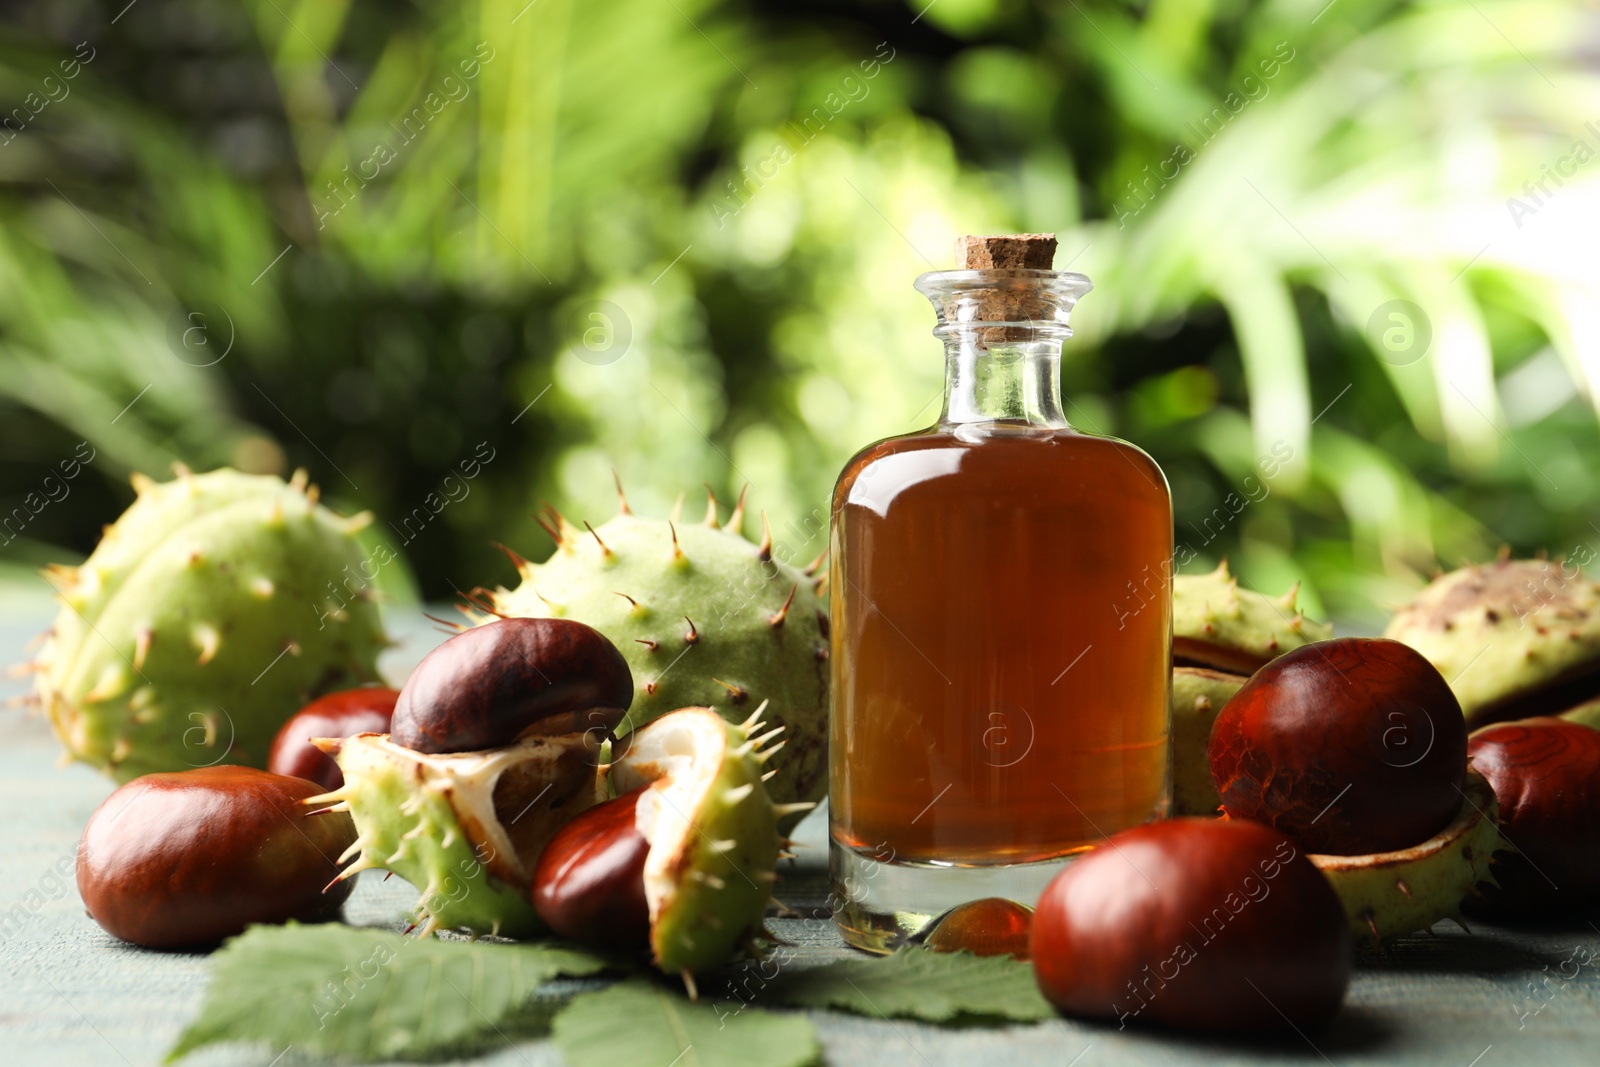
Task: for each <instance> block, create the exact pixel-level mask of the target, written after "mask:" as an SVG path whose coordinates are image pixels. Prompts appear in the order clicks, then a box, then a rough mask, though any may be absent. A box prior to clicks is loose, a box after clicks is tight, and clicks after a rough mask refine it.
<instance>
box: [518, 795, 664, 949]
mask: <svg viewBox="0 0 1600 1067" xmlns="http://www.w3.org/2000/svg"><path fill="white" fill-rule="evenodd" d="M643 793H644V788H643V787H641V788H639V789H635V790H633V791H632V792H630V793H624V794H623V795H622V796H620V797H617V798H616V799H614V800H608V801H606V802H605V803H603V804H597V805H595V806H594V807H592V808H590V809H589V810H588V811H586V812H584V813H583V814H581V815H579V816H578V817H577V818H575V819H573V820H572V821H571V822H569V823H567V825H565V826H563V827H562V828H561V829H560V830H558V831H556V835H555V836H554V837H552V838H551V839H550V843H549V844H547V845H546V846H545V847H544V851H543V852H542V853H540V854H539V863H538V866H537V867H535V869H534V872H533V906H534V909H535V910H536V911H538V913H539V917H540V918H541V919H543V920H544V921H545V925H547V926H549V927H550V929H551V930H552V931H554V932H555V933H556V934H558V935H560V936H561V937H565V938H567V939H568V940H570V941H576V942H577V943H578V944H580V945H590V946H593V947H595V948H608V949H617V950H621V951H638V952H643V951H645V950H647V949H648V948H649V947H650V906H649V904H648V903H647V901H646V899H645V893H644V861H645V857H646V856H647V855H649V852H650V842H649V841H647V840H646V839H645V837H644V835H643V834H641V833H640V832H639V829H638V826H637V809H638V806H639V797H640V796H641V795H642V794H643Z"/></svg>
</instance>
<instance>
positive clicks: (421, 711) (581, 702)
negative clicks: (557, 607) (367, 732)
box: [390, 619, 633, 753]
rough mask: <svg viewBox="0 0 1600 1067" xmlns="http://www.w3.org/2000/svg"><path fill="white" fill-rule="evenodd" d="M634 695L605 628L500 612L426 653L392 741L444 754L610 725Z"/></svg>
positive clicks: (398, 709)
mask: <svg viewBox="0 0 1600 1067" xmlns="http://www.w3.org/2000/svg"><path fill="white" fill-rule="evenodd" d="M632 701H633V674H632V672H630V671H629V670H628V661H627V660H625V659H623V658H622V653H621V652H619V651H617V647H616V646H615V645H613V644H612V643H611V642H610V641H609V640H607V639H606V637H605V635H604V634H602V633H600V631H598V630H596V629H594V628H593V627H590V626H585V625H584V624H583V623H581V622H574V621H572V620H570V619H500V620H498V621H496V622H491V623H488V624H486V625H484V626H475V627H473V628H472V629H470V630H465V631H463V632H462V633H459V634H457V635H456V636H455V637H452V638H451V639H450V640H448V641H446V642H445V643H444V644H442V645H440V646H439V647H438V648H436V649H434V650H433V651H432V652H430V653H428V655H427V657H426V658H424V659H423V661H422V662H421V663H419V664H418V665H417V668H416V670H414V671H412V672H411V677H410V678H408V679H406V684H405V685H404V686H403V687H402V688H401V690H400V698H399V700H398V701H396V703H395V708H394V720H393V725H392V728H391V730H390V739H391V740H392V741H394V743H395V744H397V745H404V746H405V747H406V748H409V749H412V750H413V751H416V752H430V753H438V752H474V751H478V750H480V749H486V748H498V747H500V746H502V745H506V744H509V743H511V742H512V741H514V740H516V739H517V738H518V737H524V736H528V735H533V734H565V733H583V732H586V731H589V730H599V731H601V732H603V733H609V732H610V730H611V729H612V728H613V727H614V726H616V725H617V724H618V723H620V722H621V721H622V718H623V716H624V715H626V714H627V711H628V705H629V704H630V703H632Z"/></svg>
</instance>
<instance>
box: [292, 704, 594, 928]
mask: <svg viewBox="0 0 1600 1067" xmlns="http://www.w3.org/2000/svg"><path fill="white" fill-rule="evenodd" d="M328 748H329V749H330V750H333V751H336V753H337V759H338V762H339V769H340V771H341V772H342V773H343V774H344V778H345V784H344V786H343V787H342V788H340V789H338V790H336V791H334V792H332V793H328V794H325V795H323V796H320V797H314V798H312V799H311V800H309V801H307V802H306V803H307V804H309V805H317V804H334V805H338V806H339V807H340V808H341V809H342V808H343V807H345V806H348V809H349V812H350V816H351V818H352V819H353V820H354V821H355V825H356V832H357V838H356V843H355V845H353V846H352V848H351V851H350V852H349V853H347V854H346V856H345V857H344V858H345V859H350V858H354V859H355V862H354V863H352V864H351V867H350V868H349V870H348V872H347V875H349V874H354V873H357V872H359V871H362V870H368V869H371V868H387V869H388V870H391V871H393V872H394V873H396V874H398V875H400V877H402V878H404V879H405V880H406V881H408V882H410V883H411V884H412V885H414V886H416V887H417V888H418V889H420V890H421V893H422V895H421V897H420V898H419V899H418V901H417V904H416V908H415V911H414V916H413V917H414V918H415V920H416V922H417V923H418V924H419V925H420V926H421V927H422V930H423V933H424V934H429V933H432V932H433V931H434V930H437V929H459V930H467V931H470V932H472V933H475V934H498V935H500V936H502V937H517V938H521V937H532V936H535V935H537V934H540V933H542V932H544V929H545V927H544V924H543V923H542V922H541V921H540V920H539V916H538V914H537V913H536V912H535V911H534V908H533V901H532V899H531V897H530V896H529V892H530V884H531V878H532V870H533V865H534V862H535V861H536V860H537V858H538V854H539V851H540V850H542V849H543V847H544V844H545V842H546V841H548V840H549V838H550V835H551V834H553V833H554V832H555V830H556V829H557V828H559V826H560V825H562V824H564V823H565V822H566V821H567V820H568V819H570V818H571V817H572V816H574V815H577V814H578V813H579V812H581V811H584V810H586V809H587V808H589V807H590V806H592V805H593V804H595V803H596V802H598V801H599V800H600V799H601V794H602V791H603V790H602V783H601V779H600V775H599V771H598V769H597V768H596V767H595V766H594V765H593V764H592V763H591V762H590V761H591V760H592V759H593V757H594V750H593V749H592V747H590V743H589V742H588V741H587V740H586V739H585V738H584V737H583V736H582V735H573V736H572V737H569V738H528V739H525V740H522V741H518V742H515V743H513V744H512V745H509V746H507V747H506V748H503V749H495V750H492V751H488V752H461V753H450V754H445V755H426V754H423V753H420V752H413V751H411V750H410V749H407V748H402V747H401V746H399V745H396V744H393V743H392V742H390V741H389V740H388V735H386V734H358V735H357V736H355V737H352V738H348V739H345V740H344V741H343V742H341V743H339V744H337V745H329V746H328ZM508 774H514V775H519V776H521V781H520V782H519V784H521V785H522V786H523V788H522V790H521V793H520V794H519V796H518V798H516V799H512V798H509V797H508V798H507V799H508V800H511V804H510V807H512V808H513V809H516V810H514V811H512V812H511V814H510V816H509V817H510V818H511V819H513V820H514V821H515V823H516V824H517V831H516V832H517V836H516V838H515V839H514V838H513V836H512V834H511V833H510V832H508V830H507V828H506V827H505V826H504V825H503V824H502V821H501V819H500V818H499V815H498V814H497V812H496V802H495V797H496V790H497V788H498V787H499V785H500V779H501V777H502V776H504V775H508ZM541 783H543V784H544V785H548V786H549V787H550V788H549V791H548V792H543V791H542V786H541ZM521 796H530V797H533V798H534V799H535V800H536V801H537V803H530V804H529V805H528V806H526V807H524V806H523V804H522V801H521V799H520V797H521Z"/></svg>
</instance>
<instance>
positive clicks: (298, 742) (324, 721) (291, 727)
mask: <svg viewBox="0 0 1600 1067" xmlns="http://www.w3.org/2000/svg"><path fill="white" fill-rule="evenodd" d="M399 697H400V694H399V693H398V692H397V691H395V690H393V689H384V688H383V687H381V686H363V687H362V688H360V689H345V690H343V691H341V692H338V693H329V694H328V695H327V696H324V697H318V698H317V699H316V700H313V701H312V702H311V703H309V704H307V705H306V706H305V707H303V708H301V709H300V710H299V711H297V712H295V714H294V716H293V717H292V718H290V719H289V721H288V722H286V723H284V724H283V728H282V729H280V730H279V731H278V736H277V737H275V738H274V739H273V741H272V751H271V752H270V753H269V754H268V755H267V770H269V771H271V772H272V773H273V774H285V775H288V776H289V777H290V778H304V779H306V780H307V781H310V782H316V783H317V784H318V785H320V786H322V788H323V790H324V791H327V792H332V791H333V790H335V789H338V788H339V787H340V786H341V785H344V775H343V774H341V773H340V772H339V764H338V763H336V762H334V759H333V757H332V756H330V755H328V754H327V753H326V752H323V751H322V750H321V749H320V748H317V747H316V746H315V745H313V744H312V743H311V739H312V738H313V737H340V738H344V737H354V736H355V735H356V734H369V733H370V734H386V733H388V732H389V723H390V720H391V719H392V718H393V717H394V703H395V701H396V700H397V699H399Z"/></svg>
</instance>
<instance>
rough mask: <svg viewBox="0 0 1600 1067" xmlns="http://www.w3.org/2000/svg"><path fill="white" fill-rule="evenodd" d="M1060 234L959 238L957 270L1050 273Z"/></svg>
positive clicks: (957, 239) (969, 236)
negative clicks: (1048, 271) (1044, 271)
mask: <svg viewBox="0 0 1600 1067" xmlns="http://www.w3.org/2000/svg"><path fill="white" fill-rule="evenodd" d="M1055 258H1056V235H1055V234H1053V233H1011V234H1002V235H997V236H993V237H985V236H980V235H978V234H967V235H966V236H964V237H958V238H956V270H1049V269H1050V268H1051V267H1052V266H1054V264H1055Z"/></svg>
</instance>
